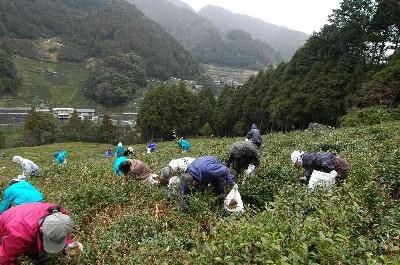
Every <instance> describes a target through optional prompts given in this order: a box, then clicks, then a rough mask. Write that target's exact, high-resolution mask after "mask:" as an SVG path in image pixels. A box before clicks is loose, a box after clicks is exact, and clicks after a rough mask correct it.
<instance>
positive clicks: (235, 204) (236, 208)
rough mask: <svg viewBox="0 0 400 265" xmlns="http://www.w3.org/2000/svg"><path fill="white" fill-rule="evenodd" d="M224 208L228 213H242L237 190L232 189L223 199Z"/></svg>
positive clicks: (240, 200)
mask: <svg viewBox="0 0 400 265" xmlns="http://www.w3.org/2000/svg"><path fill="white" fill-rule="evenodd" d="M224 208H225V210H226V211H227V212H229V213H240V212H243V211H244V206H243V201H242V198H241V197H240V193H239V191H238V190H237V189H232V190H231V191H230V192H229V193H228V195H227V196H226V198H225V201H224Z"/></svg>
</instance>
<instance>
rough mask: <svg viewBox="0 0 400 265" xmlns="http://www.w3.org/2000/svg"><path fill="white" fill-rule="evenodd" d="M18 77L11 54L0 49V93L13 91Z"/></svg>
mask: <svg viewBox="0 0 400 265" xmlns="http://www.w3.org/2000/svg"><path fill="white" fill-rule="evenodd" d="M18 82H19V79H18V77H17V68H16V67H15V63H14V61H13V58H12V55H11V54H9V53H7V52H6V51H4V50H2V49H0V95H4V94H7V93H10V92H14V91H15V90H16V89H17V86H18Z"/></svg>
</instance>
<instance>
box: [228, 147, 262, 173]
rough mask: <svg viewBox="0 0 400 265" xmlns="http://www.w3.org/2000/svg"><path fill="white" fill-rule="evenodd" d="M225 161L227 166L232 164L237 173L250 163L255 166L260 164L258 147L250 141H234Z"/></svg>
mask: <svg viewBox="0 0 400 265" xmlns="http://www.w3.org/2000/svg"><path fill="white" fill-rule="evenodd" d="M225 162H226V166H227V167H228V168H229V167H230V166H231V165H232V168H233V169H234V170H236V172H237V173H239V174H240V173H241V172H242V171H243V170H244V169H247V168H248V166H249V165H250V164H252V165H254V166H255V167H256V168H257V167H258V166H259V164H260V162H259V152H258V149H257V147H256V146H255V145H254V144H253V143H252V142H244V141H243V142H236V143H234V144H233V145H232V146H231V149H230V150H229V152H228V154H227V156H226V159H225Z"/></svg>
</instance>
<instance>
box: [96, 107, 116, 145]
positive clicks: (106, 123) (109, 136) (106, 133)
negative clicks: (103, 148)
mask: <svg viewBox="0 0 400 265" xmlns="http://www.w3.org/2000/svg"><path fill="white" fill-rule="evenodd" d="M98 137H99V139H98V140H99V142H101V143H110V142H112V143H114V142H115V141H116V139H115V129H114V125H113V124H112V121H111V116H110V114H104V116H103V120H102V122H101V125H100V127H99V133H98Z"/></svg>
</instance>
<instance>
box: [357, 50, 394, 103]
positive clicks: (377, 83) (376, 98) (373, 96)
mask: <svg viewBox="0 0 400 265" xmlns="http://www.w3.org/2000/svg"><path fill="white" fill-rule="evenodd" d="M399 80H400V49H399V48H398V49H397V51H396V52H395V54H394V55H393V56H392V57H391V58H390V60H389V63H388V64H387V66H385V67H384V68H382V70H380V71H378V72H377V73H375V74H374V76H373V77H372V79H371V80H369V81H368V82H365V83H364V84H363V90H361V93H360V94H361V95H362V96H360V101H361V103H362V104H363V105H369V106H370V105H378V104H385V105H387V106H397V105H398V104H399V103H400V81H399Z"/></svg>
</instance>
